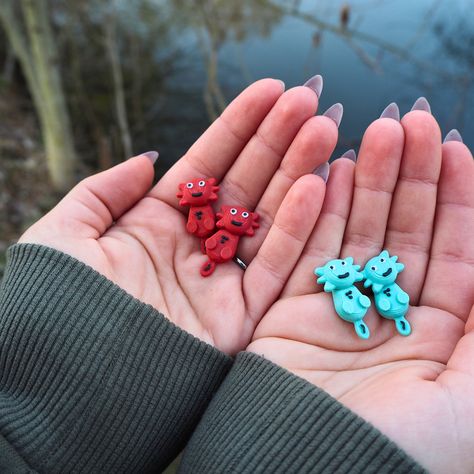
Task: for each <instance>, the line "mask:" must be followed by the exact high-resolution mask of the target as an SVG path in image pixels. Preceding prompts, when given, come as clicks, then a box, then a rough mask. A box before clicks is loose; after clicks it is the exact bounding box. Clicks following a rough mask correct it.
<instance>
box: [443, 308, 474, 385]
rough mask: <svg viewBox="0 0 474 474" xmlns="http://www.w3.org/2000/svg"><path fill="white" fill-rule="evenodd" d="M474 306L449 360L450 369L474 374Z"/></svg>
mask: <svg viewBox="0 0 474 474" xmlns="http://www.w3.org/2000/svg"><path fill="white" fill-rule="evenodd" d="M473 360H474V306H473V307H472V308H471V312H470V314H469V317H468V319H467V322H466V328H465V334H464V336H462V337H461V339H459V341H458V343H457V345H456V347H455V348H454V351H453V353H452V354H451V357H450V358H449V361H448V366H447V368H448V369H451V370H455V371H458V372H463V373H465V374H470V375H471V376H474V365H473V363H472V361H473Z"/></svg>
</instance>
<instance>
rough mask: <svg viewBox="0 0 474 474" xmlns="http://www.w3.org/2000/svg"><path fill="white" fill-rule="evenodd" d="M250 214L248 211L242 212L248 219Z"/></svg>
mask: <svg viewBox="0 0 474 474" xmlns="http://www.w3.org/2000/svg"><path fill="white" fill-rule="evenodd" d="M248 216H249V213H248V212H247V211H244V212H242V217H243V218H244V219H247V217H248Z"/></svg>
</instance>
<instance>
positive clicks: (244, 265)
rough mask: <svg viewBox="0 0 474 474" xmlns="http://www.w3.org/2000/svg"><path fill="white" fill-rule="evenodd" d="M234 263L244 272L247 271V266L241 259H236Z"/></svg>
mask: <svg viewBox="0 0 474 474" xmlns="http://www.w3.org/2000/svg"><path fill="white" fill-rule="evenodd" d="M234 262H235V263H236V264H237V265H238V266H239V267H240V268H241V269H242V270H244V271H245V270H247V265H246V264H245V263H244V262H243V261H242V260H240V258H239V257H234Z"/></svg>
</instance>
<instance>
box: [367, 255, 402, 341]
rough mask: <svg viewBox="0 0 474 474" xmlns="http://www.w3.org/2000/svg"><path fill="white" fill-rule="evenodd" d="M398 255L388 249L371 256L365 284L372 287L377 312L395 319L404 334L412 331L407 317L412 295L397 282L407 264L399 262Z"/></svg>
mask: <svg viewBox="0 0 474 474" xmlns="http://www.w3.org/2000/svg"><path fill="white" fill-rule="evenodd" d="M397 259H398V257H396V256H393V257H390V255H389V253H388V252H387V251H386V250H383V251H382V252H381V253H380V255H377V256H376V257H373V258H371V259H370V260H369V261H368V262H367V264H366V265H365V268H364V278H365V282H364V286H365V287H366V288H368V287H370V286H371V287H372V291H373V292H374V295H375V307H376V308H377V312H378V313H379V314H380V315H381V316H383V317H384V318H387V319H393V320H394V321H395V326H396V328H397V331H398V332H399V333H400V334H401V335H402V336H408V335H409V334H410V333H411V327H410V323H409V322H408V321H407V320H406V319H405V314H406V313H407V311H408V307H409V302H410V297H409V296H408V294H407V293H405V292H404V291H403V290H402V289H401V288H400V287H399V286H398V285H397V284H396V283H395V280H396V278H397V275H398V274H399V273H400V272H401V271H403V269H404V268H405V265H403V263H397Z"/></svg>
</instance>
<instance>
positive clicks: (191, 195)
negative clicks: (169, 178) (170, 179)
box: [178, 178, 219, 206]
mask: <svg viewBox="0 0 474 474" xmlns="http://www.w3.org/2000/svg"><path fill="white" fill-rule="evenodd" d="M215 183H216V180H215V179H214V178H208V179H204V178H196V179H190V180H189V181H187V182H186V183H181V184H180V185H179V191H180V192H179V193H178V197H180V198H182V199H181V202H180V204H181V205H191V206H205V205H206V204H207V203H208V202H209V201H215V200H216V199H217V194H216V191H217V190H218V189H219V188H218V187H217V186H215Z"/></svg>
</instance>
